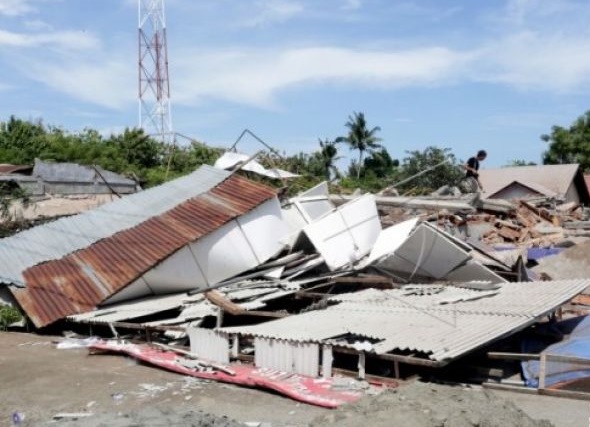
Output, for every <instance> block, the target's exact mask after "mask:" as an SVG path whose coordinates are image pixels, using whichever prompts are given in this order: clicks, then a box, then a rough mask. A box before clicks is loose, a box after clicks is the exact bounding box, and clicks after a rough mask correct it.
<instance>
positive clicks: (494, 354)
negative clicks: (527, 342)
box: [488, 351, 541, 360]
mask: <svg viewBox="0 0 590 427" xmlns="http://www.w3.org/2000/svg"><path fill="white" fill-rule="evenodd" d="M488 357H489V358H490V359H501V360H539V359H540V357H541V356H540V355H539V354H535V353H506V352H501V351H490V352H488Z"/></svg>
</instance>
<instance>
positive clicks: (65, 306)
mask: <svg viewBox="0 0 590 427" xmlns="http://www.w3.org/2000/svg"><path fill="white" fill-rule="evenodd" d="M273 197H275V192H274V191H273V190H272V189H270V188H268V187H266V186H263V185H260V184H257V183H254V182H251V181H248V180H246V179H244V178H241V177H239V176H237V175H233V176H230V177H229V178H228V179H226V180H225V181H223V182H222V183H220V184H218V185H217V186H216V187H214V188H212V189H211V190H210V191H208V192H206V193H203V194H200V195H198V196H197V197H194V198H191V199H189V200H186V201H184V202H182V203H181V204H179V205H178V206H176V207H174V208H172V209H171V210H169V211H167V212H165V213H162V214H161V215H159V216H156V217H153V218H150V219H148V220H146V221H144V222H142V223H140V224H138V225H136V226H135V227H132V228H129V229H127V230H123V231H120V232H118V233H115V234H113V235H111V236H109V237H106V238H104V239H102V240H99V241H97V242H96V243H93V244H90V246H88V247H86V248H84V249H80V250H79V251H77V252H74V253H72V254H70V255H67V256H65V257H63V258H60V259H57V260H54V261H49V262H46V263H44V264H39V265H36V266H33V267H30V268H28V269H27V270H25V271H24V273H23V276H24V279H25V282H26V285H27V287H26V288H24V289H13V294H14V295H15V297H16V299H17V300H18V302H19V304H20V305H21V307H22V308H23V309H24V311H25V312H26V313H27V315H28V316H29V318H30V319H31V320H32V321H33V323H34V324H35V325H36V326H37V327H42V326H46V325H48V324H50V323H52V322H54V321H56V320H58V319H61V318H63V317H66V316H68V315H71V314H74V313H81V312H84V311H88V310H91V309H92V308H94V307H95V306H96V305H97V304H99V303H101V302H102V301H104V300H105V299H106V298H108V297H109V296H111V295H113V294H115V293H116V292H118V291H120V290H121V289H123V288H124V287H125V286H127V285H128V284H130V283H131V282H132V281H133V280H135V279H136V278H138V277H140V276H141V275H142V274H144V273H145V272H146V271H148V270H149V269H150V268H152V267H153V266H155V265H156V264H158V263H159V262H161V261H162V260H164V259H165V258H167V257H168V256H170V255H172V254H173V253H174V252H176V251H177V250H179V249H180V248H181V247H182V246H184V245H186V244H188V243H190V242H192V241H195V240H197V239H198V238H200V237H202V236H204V235H206V234H208V233H210V232H212V231H214V230H216V229H217V228H219V227H221V226H222V225H224V224H225V223H227V222H228V221H230V220H232V219H233V218H235V217H237V216H239V215H242V214H245V213H247V212H248V211H250V210H251V209H253V208H254V207H256V206H258V205H259V204H261V203H263V202H264V201H266V200H268V199H270V198H273Z"/></svg>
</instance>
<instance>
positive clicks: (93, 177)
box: [33, 159, 136, 186]
mask: <svg viewBox="0 0 590 427" xmlns="http://www.w3.org/2000/svg"><path fill="white" fill-rule="evenodd" d="M97 171H98V172H99V173H100V175H102V177H101V176H100V175H99V173H97ZM33 176H34V177H37V178H39V179H41V180H43V181H46V182H64V183H89V184H92V183H94V182H98V183H101V182H103V178H104V179H105V180H106V181H107V182H108V183H109V184H113V185H129V186H135V185H136V183H135V181H133V180H131V179H129V178H125V177H124V176H121V175H119V174H116V173H114V172H111V171H108V170H105V169H103V168H101V167H100V166H86V165H79V164H77V163H53V162H44V161H43V160H39V159H35V166H34V167H33Z"/></svg>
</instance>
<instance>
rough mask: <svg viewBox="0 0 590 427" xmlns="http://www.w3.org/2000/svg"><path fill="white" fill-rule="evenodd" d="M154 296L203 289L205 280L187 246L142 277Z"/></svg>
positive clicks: (205, 285)
mask: <svg viewBox="0 0 590 427" xmlns="http://www.w3.org/2000/svg"><path fill="white" fill-rule="evenodd" d="M143 278H144V280H145V281H146V283H147V284H148V286H149V287H150V289H151V290H152V292H153V293H154V294H169V293H171V292H180V291H189V290H192V289H197V288H200V289H204V288H206V287H207V280H206V279H205V276H203V273H202V272H201V269H200V268H199V265H198V264H197V262H196V260H195V258H194V257H193V254H192V252H191V250H190V248H189V247H188V246H185V247H184V248H182V249H180V250H178V251H177V252H175V253H174V254H173V255H171V256H170V257H168V258H167V259H165V260H164V261H163V262H161V263H160V264H159V265H157V266H156V267H155V268H153V269H151V270H150V271H148V272H147V273H146V274H144V275H143Z"/></svg>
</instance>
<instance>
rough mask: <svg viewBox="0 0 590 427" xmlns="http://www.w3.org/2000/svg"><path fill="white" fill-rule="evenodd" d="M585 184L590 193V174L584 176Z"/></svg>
mask: <svg viewBox="0 0 590 427" xmlns="http://www.w3.org/2000/svg"><path fill="white" fill-rule="evenodd" d="M584 182H586V188H588V192H590V174H586V175H584Z"/></svg>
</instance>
